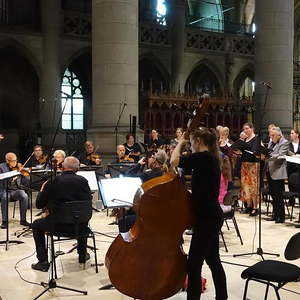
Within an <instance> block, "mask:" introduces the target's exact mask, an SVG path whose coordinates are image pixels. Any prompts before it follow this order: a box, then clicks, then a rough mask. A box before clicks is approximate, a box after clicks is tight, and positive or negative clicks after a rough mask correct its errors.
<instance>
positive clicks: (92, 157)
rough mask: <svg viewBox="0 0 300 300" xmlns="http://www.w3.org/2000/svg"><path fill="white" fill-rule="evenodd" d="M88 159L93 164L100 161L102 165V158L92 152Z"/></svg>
mask: <svg viewBox="0 0 300 300" xmlns="http://www.w3.org/2000/svg"><path fill="white" fill-rule="evenodd" d="M86 159H87V160H89V161H92V162H93V163H95V164H97V160H98V159H99V160H100V163H101V158H100V155H99V154H97V153H96V152H92V153H90V154H88V155H87V156H86Z"/></svg>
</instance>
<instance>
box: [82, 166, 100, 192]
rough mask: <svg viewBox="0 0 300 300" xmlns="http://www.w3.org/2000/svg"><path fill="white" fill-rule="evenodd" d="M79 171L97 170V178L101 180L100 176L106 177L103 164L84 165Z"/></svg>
mask: <svg viewBox="0 0 300 300" xmlns="http://www.w3.org/2000/svg"><path fill="white" fill-rule="evenodd" d="M79 171H95V174H96V177H97V180H99V179H100V177H102V178H104V177H105V174H104V172H103V167H102V166H97V165H89V166H84V167H80V168H79ZM97 190H98V189H97Z"/></svg>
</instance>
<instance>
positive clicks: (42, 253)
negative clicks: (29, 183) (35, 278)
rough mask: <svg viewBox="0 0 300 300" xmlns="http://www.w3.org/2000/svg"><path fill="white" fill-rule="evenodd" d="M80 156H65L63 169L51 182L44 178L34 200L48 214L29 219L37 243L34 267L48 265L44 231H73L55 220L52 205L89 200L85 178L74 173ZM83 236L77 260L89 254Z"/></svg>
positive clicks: (42, 267)
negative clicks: (32, 219)
mask: <svg viewBox="0 0 300 300" xmlns="http://www.w3.org/2000/svg"><path fill="white" fill-rule="evenodd" d="M79 164H80V163H79V160H78V159H77V158H76V157H73V156H69V157H66V158H65V160H64V162H63V172H62V174H61V175H60V176H57V177H56V178H55V179H54V180H53V182H52V183H51V182H45V183H44V184H43V186H42V188H41V191H40V193H39V194H38V197H37V200H36V207H37V208H40V209H42V208H46V209H47V210H48V211H49V215H48V216H47V217H46V218H40V219H37V220H35V221H34V222H33V223H32V232H33V238H34V242H35V246H36V253H37V259H38V262H37V263H35V264H32V265H31V267H32V269H34V270H38V271H43V272H46V271H48V269H49V263H48V256H47V249H46V244H45V232H48V231H52V230H53V224H55V228H54V230H55V231H58V232H70V233H72V232H71V231H73V225H62V224H56V223H55V213H54V210H53V208H55V207H59V205H60V204H61V203H64V202H70V201H91V200H92V197H91V190H90V188H89V185H88V181H87V180H86V179H85V178H84V177H82V176H80V175H76V172H77V171H78V169H79ZM86 242H87V241H86V238H81V239H78V246H77V252H78V254H79V263H85V261H86V260H88V259H89V258H90V257H89V254H88V253H87V252H86Z"/></svg>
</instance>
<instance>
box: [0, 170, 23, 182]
mask: <svg viewBox="0 0 300 300" xmlns="http://www.w3.org/2000/svg"><path fill="white" fill-rule="evenodd" d="M18 175H21V173H20V172H19V171H9V172H5V173H1V174H0V180H4V179H8V178H11V177H14V176H18Z"/></svg>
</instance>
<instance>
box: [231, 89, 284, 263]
mask: <svg viewBox="0 0 300 300" xmlns="http://www.w3.org/2000/svg"><path fill="white" fill-rule="evenodd" d="M270 88H271V87H270V86H268V85H266V93H265V99H264V104H263V109H262V111H261V116H260V119H259V126H258V128H259V130H258V138H259V141H258V142H259V149H258V151H257V153H252V152H250V151H248V153H249V154H252V155H256V156H257V155H259V189H258V247H257V249H256V251H255V252H248V253H242V254H234V255H233V257H238V256H246V255H253V254H256V255H259V256H260V257H261V258H262V260H264V257H263V255H264V254H266V255H273V256H277V257H279V256H280V255H279V254H278V253H271V252H265V251H264V250H263V248H262V232H261V231H262V230H261V200H262V197H261V183H262V180H261V178H260V175H261V172H260V168H261V166H262V160H261V154H264V155H265V156H268V155H269V154H270V152H272V151H270V149H267V148H266V147H264V146H261V141H262V139H261V131H262V125H261V124H262V121H263V119H264V115H265V113H266V104H267V100H268V96H269V90H270Z"/></svg>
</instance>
